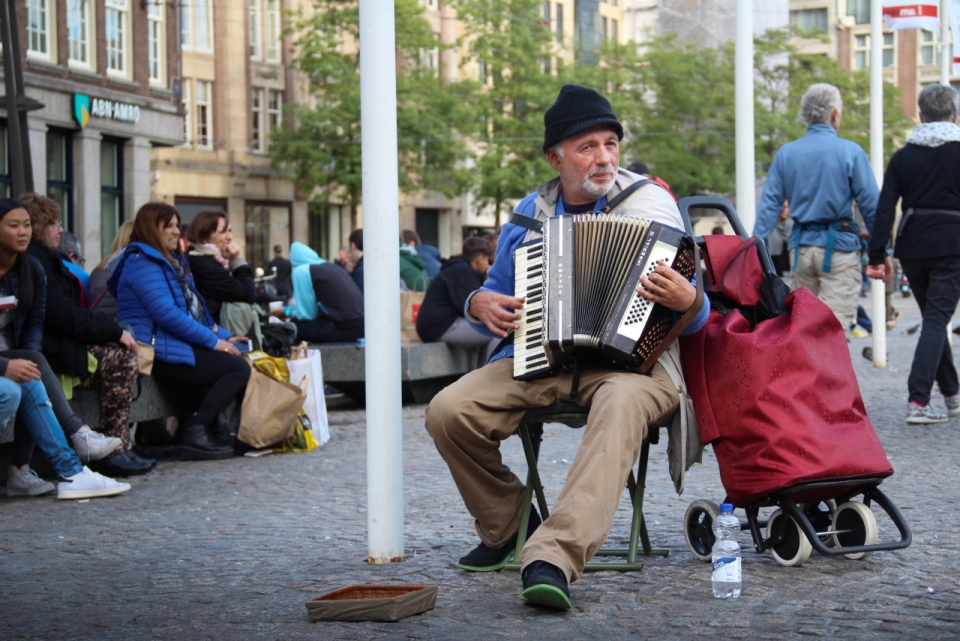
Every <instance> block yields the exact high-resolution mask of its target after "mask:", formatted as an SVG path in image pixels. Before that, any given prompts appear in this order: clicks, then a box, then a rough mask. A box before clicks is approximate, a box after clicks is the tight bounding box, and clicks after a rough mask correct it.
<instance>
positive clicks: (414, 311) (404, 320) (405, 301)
mask: <svg viewBox="0 0 960 641" xmlns="http://www.w3.org/2000/svg"><path fill="white" fill-rule="evenodd" d="M426 295H427V293H426V292H400V340H401V341H403V342H405V343H419V342H420V335H419V334H417V315H418V314H419V313H420V306H421V305H422V304H423V299H424V297H425V296H426Z"/></svg>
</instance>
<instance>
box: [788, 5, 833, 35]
mask: <svg viewBox="0 0 960 641" xmlns="http://www.w3.org/2000/svg"><path fill="white" fill-rule="evenodd" d="M790 24H791V25H793V27H794V28H796V29H799V30H800V31H812V32H816V33H826V32H827V10H826V9H803V10H800V11H791V12H790Z"/></svg>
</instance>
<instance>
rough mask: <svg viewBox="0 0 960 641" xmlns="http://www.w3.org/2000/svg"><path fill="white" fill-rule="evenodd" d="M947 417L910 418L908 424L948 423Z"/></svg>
mask: <svg viewBox="0 0 960 641" xmlns="http://www.w3.org/2000/svg"><path fill="white" fill-rule="evenodd" d="M946 422H947V417H946V416H944V417H943V418H926V417H923V418H908V419H907V425H934V424H935V423H946Z"/></svg>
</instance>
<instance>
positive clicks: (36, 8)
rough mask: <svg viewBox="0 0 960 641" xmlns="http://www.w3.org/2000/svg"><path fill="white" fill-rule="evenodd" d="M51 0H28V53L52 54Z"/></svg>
mask: <svg viewBox="0 0 960 641" xmlns="http://www.w3.org/2000/svg"><path fill="white" fill-rule="evenodd" d="M50 49H51V47H50V4H49V0H27V53H30V54H34V55H38V56H42V57H44V58H46V57H49V56H50Z"/></svg>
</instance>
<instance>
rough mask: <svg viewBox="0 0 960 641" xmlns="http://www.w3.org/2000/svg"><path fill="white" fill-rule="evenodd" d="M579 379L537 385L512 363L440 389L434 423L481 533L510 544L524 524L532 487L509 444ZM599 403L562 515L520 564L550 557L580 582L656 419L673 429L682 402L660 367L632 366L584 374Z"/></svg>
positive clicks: (586, 392)
mask: <svg viewBox="0 0 960 641" xmlns="http://www.w3.org/2000/svg"><path fill="white" fill-rule="evenodd" d="M571 384H572V375H571V374H570V373H561V374H558V375H555V376H551V377H548V378H543V379H539V380H535V381H517V380H514V378H513V359H512V358H505V359H502V360H499V361H496V362H494V363H491V364H489V365H487V366H485V367H482V368H480V369H478V370H474V371H473V372H470V373H469V374H467V375H466V376H464V377H463V378H461V379H460V380H458V381H457V382H456V383H454V384H453V385H451V386H449V387H447V388H446V389H444V390H443V391H442V392H440V394H438V395H437V396H436V397H435V398H434V399H433V402H431V403H430V406H429V407H428V408H427V412H426V428H427V432H429V433H430V436H431V437H433V440H434V443H435V444H436V446H437V450H438V451H439V452H440V455H441V456H442V457H443V460H444V461H446V463H447V465H448V466H449V468H450V473H451V474H452V475H453V480H454V482H456V484H457V488H458V489H459V490H460V495H461V496H462V497H463V502H464V503H465V504H466V507H467V510H468V511H469V512H470V514H471V515H472V516H473V517H474V518H475V519H476V527H477V534H479V535H480V539H481V540H482V541H483V542H484V543H486V544H487V545H488V546H490V547H492V548H499V547H502V546H503V545H504V544H505V543H506V542H507V541H508V540H509V539H510V538H511V537H512V536H513V535H514V534H515V533H516V531H517V530H518V529H519V525H520V512H521V510H522V509H523V502H524V499H525V494H524V490H525V488H524V485H523V483H522V482H521V481H520V479H519V478H517V476H516V474H514V473H513V472H511V471H510V469H509V468H508V467H507V466H506V465H504V464H503V460H502V458H501V456H500V441H503V440H505V439H507V438H509V437H510V436H511V435H512V434H513V433H514V432H515V431H516V430H517V427H518V425H519V423H520V419H521V418H522V417H523V415H524V413H525V412H526V411H527V410H528V409H530V408H533V407H544V406H547V405H552V404H554V403H558V402H560V401H565V400H568V396H569V394H570V387H571ZM575 400H576V402H577V403H579V404H580V405H584V406H590V415H589V418H588V420H587V425H586V427H585V428H584V434H583V442H582V443H581V445H580V449H579V450H578V451H577V455H576V457H575V458H574V460H573V464H572V465H571V467H570V473H569V474H568V475H567V480H566V483H565V484H564V486H563V490H562V491H561V492H560V496H559V498H558V499H557V502H556V505H555V506H554V507H553V511H552V512H551V513H550V518H548V519H547V520H546V521H545V522H544V523H543V525H541V526H540V528H539V529H537V531H536V532H535V533H534V535H533V536H532V537H531V538H530V540H529V541H528V542H527V544H526V545H525V546H524V548H523V553H522V558H521V559H520V561H521V563H522V564H523V565H524V567H525V566H527V565H529V564H530V563H532V562H533V561H538V560H539V561H547V562H548V563H552V564H553V565H555V566H557V567H559V568H560V569H561V570H563V572H564V574H565V575H566V577H567V581H568V582H573V581H576V580H577V579H578V578H579V577H580V575H581V574H582V573H583V566H584V564H585V563H586V562H587V561H588V560H589V559H591V558H592V557H593V555H594V554H595V553H596V551H597V550H598V549H599V548H600V546H601V545H602V544H603V542H604V541H605V540H606V538H607V534H608V532H609V531H610V526H611V524H612V523H613V517H614V513H615V512H616V510H617V505H618V504H619V502H620V496H621V494H622V493H623V488H624V486H625V485H626V482H627V476H628V475H629V474H630V470H631V468H632V467H633V465H634V463H636V461H637V459H638V457H639V455H640V446H641V445H642V443H643V439H644V438H646V435H647V426H648V425H665V424H666V422H667V421H668V420H669V419H670V418H671V417H672V416H673V413H674V411H675V410H676V408H677V405H678V403H679V401H680V399H679V394H678V392H677V388H676V387H675V386H674V385H673V382H672V381H671V380H670V378H669V376H667V373H666V371H665V370H664V368H663V367H662V366H661V365H660V364H657V365H656V366H655V367H654V368H653V370H652V372H651V375H650V376H642V375H640V374H635V373H631V372H617V371H609V370H590V371H586V372H581V375H580V386H579V391H578V393H577V396H576V399H575Z"/></svg>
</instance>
